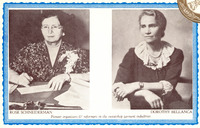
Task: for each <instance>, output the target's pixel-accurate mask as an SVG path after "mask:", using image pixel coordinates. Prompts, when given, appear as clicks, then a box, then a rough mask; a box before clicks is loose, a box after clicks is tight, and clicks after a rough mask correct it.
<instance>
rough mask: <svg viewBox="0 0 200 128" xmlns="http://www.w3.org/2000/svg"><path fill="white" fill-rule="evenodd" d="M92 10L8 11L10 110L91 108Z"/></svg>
mask: <svg viewBox="0 0 200 128" xmlns="http://www.w3.org/2000/svg"><path fill="white" fill-rule="evenodd" d="M89 62H90V58H89V10H87V9H68V10H67V9H65V10H64V9H63V10H58V9H16V10H14V9H13V10H12V9H11V10H9V87H8V88H9V89H8V91H9V110H83V109H89V82H90V77H89V74H90V67H89V66H90V63H89Z"/></svg>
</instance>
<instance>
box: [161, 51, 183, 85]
mask: <svg viewBox="0 0 200 128" xmlns="http://www.w3.org/2000/svg"><path fill="white" fill-rule="evenodd" d="M170 59H171V61H170V62H169V64H168V66H167V67H166V68H167V72H166V76H165V80H166V81H168V82H170V83H171V85H173V86H174V88H175V86H176V84H177V83H178V80H179V77H180V74H181V71H182V63H183V59H184V55H183V52H182V51H181V50H180V49H175V51H174V53H173V54H172V55H171V58H170Z"/></svg>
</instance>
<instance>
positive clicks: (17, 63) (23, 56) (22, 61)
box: [9, 47, 28, 74]
mask: <svg viewBox="0 0 200 128" xmlns="http://www.w3.org/2000/svg"><path fill="white" fill-rule="evenodd" d="M27 57H28V48H27V47H24V48H22V49H21V50H20V51H19V52H18V53H17V54H16V55H15V57H14V58H13V60H12V62H10V64H9V67H10V68H11V69H12V70H14V71H16V72H17V73H19V74H21V73H22V72H25V70H26V65H27V63H28V61H27Z"/></svg>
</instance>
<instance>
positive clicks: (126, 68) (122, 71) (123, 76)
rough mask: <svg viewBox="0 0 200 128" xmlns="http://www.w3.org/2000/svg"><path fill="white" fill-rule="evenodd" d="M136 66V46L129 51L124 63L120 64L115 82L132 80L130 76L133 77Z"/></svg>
mask: <svg viewBox="0 0 200 128" xmlns="http://www.w3.org/2000/svg"><path fill="white" fill-rule="evenodd" d="M133 66H134V48H131V49H129V51H128V52H127V53H126V55H125V56H124V58H123V60H122V63H121V64H120V65H119V69H118V71H117V75H116V78H115V83H117V82H123V83H129V82H132V81H131V79H130V77H133V76H132V75H131V74H132V69H133Z"/></svg>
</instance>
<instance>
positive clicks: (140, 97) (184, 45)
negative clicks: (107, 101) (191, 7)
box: [112, 9, 193, 109]
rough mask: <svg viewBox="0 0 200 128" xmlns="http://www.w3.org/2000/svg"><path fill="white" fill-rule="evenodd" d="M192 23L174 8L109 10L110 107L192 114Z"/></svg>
mask: <svg viewBox="0 0 200 128" xmlns="http://www.w3.org/2000/svg"><path fill="white" fill-rule="evenodd" d="M192 46H193V24H192V22H191V21H189V20H187V19H186V18H185V17H184V16H183V15H182V14H181V13H180V11H179V10H177V9H135V10H134V9H132V10H131V9H129V10H128V9H121V10H119V9H118V10H113V11H112V82H113V85H112V97H113V98H112V108H113V109H192V108H193V107H192V92H193V91H192V89H193V87H192V68H193V67H192V59H193V55H192V48H193V47H192Z"/></svg>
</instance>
